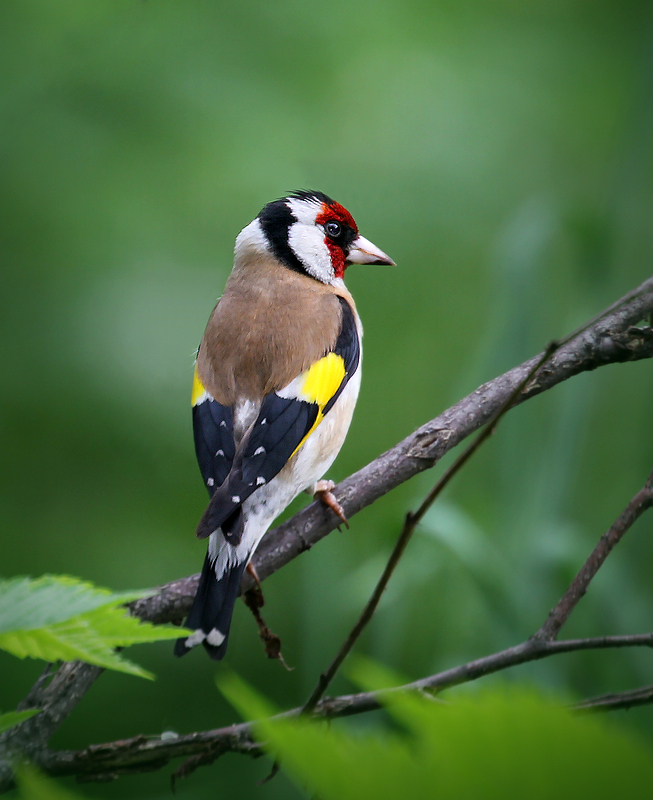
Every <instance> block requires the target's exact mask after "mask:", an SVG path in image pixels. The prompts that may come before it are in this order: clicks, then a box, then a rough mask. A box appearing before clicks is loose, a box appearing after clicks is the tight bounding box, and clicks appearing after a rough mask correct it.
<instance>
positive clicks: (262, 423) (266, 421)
mask: <svg viewBox="0 0 653 800" xmlns="http://www.w3.org/2000/svg"><path fill="white" fill-rule="evenodd" d="M267 424H268V418H267V417H263V419H262V420H261V421H260V422H259V425H267Z"/></svg>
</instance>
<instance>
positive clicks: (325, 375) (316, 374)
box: [290, 353, 345, 458]
mask: <svg viewBox="0 0 653 800" xmlns="http://www.w3.org/2000/svg"><path fill="white" fill-rule="evenodd" d="M300 377H303V379H304V381H303V383H302V385H301V389H300V392H299V399H300V400H304V401H305V402H307V403H317V405H318V408H319V411H318V412H317V417H316V418H315V422H314V423H313V425H312V426H311V428H310V430H309V431H308V433H307V434H306V436H304V438H303V439H302V440H301V442H300V443H299V444H298V445H297V447H296V448H295V449H294V450H293V452H292V455H291V456H290V457H291V458H292V456H294V455H295V453H296V452H297V451H298V450H299V448H300V447H301V446H302V445H303V444H304V442H305V441H306V440H307V439H308V437H309V436H310V435H311V434H312V433H313V431H314V430H315V429H316V428H317V426H318V425H319V424H320V422H322V420H323V419H324V414H323V413H322V411H323V410H324V406H325V405H326V404H327V403H328V402H329V400H331V398H332V397H333V395H334V394H335V393H336V392H337V391H338V389H339V388H340V384H341V383H342V381H343V379H344V377H345V361H344V359H343V357H342V356H339V355H338V354H337V353H327V355H325V356H324V358H321V359H320V360H319V361H316V362H315V364H313V366H312V367H309V369H307V370H306V372H304V373H302V376H300Z"/></svg>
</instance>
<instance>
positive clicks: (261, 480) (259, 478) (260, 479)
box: [256, 475, 265, 486]
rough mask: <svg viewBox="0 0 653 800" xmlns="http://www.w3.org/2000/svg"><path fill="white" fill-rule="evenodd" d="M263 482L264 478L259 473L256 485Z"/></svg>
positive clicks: (260, 484) (261, 484)
mask: <svg viewBox="0 0 653 800" xmlns="http://www.w3.org/2000/svg"><path fill="white" fill-rule="evenodd" d="M264 483H265V478H263V477H261V475H259V476H258V478H257V479H256V485H257V486H263V484H264Z"/></svg>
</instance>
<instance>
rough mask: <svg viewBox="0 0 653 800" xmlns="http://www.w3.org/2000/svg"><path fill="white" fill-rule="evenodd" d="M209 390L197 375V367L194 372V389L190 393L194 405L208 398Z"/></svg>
mask: <svg viewBox="0 0 653 800" xmlns="http://www.w3.org/2000/svg"><path fill="white" fill-rule="evenodd" d="M207 396H208V394H207V391H206V389H205V388H204V386H202V382H201V381H200V379H199V378H198V377H197V367H195V370H194V372H193V390H192V392H191V395H190V403H191V405H192V406H196V405H197V404H198V403H202V402H203V401H204V400H206V399H207Z"/></svg>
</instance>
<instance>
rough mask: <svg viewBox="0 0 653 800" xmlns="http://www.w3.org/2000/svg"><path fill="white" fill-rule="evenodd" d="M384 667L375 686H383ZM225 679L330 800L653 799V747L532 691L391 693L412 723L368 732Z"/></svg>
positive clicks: (272, 740) (303, 777) (297, 770)
mask: <svg viewBox="0 0 653 800" xmlns="http://www.w3.org/2000/svg"><path fill="white" fill-rule="evenodd" d="M360 669H361V668H360V667H359V671H360ZM380 674H381V671H379V670H377V671H376V673H375V674H374V675H372V676H371V677H370V678H369V679H366V680H365V682H366V683H367V684H370V683H373V684H376V683H378V678H379V676H380ZM219 686H220V688H221V690H222V691H223V693H224V694H225V696H226V697H227V699H228V700H229V701H230V702H231V703H232V704H233V705H234V706H235V707H236V708H238V709H239V710H240V711H241V713H242V714H243V716H244V717H245V718H246V719H252V718H257V717H258V718H259V721H258V722H256V723H254V728H255V731H256V736H257V738H258V739H259V740H263V741H266V742H267V743H268V747H269V748H270V750H271V752H272V753H273V754H274V755H275V756H278V757H280V759H281V764H282V767H283V768H284V769H287V770H288V772H289V773H290V775H291V777H293V778H294V780H295V781H296V782H297V784H298V785H300V786H301V785H308V787H309V788H310V790H311V791H312V792H316V793H317V794H318V795H319V796H320V797H322V798H324V800H361V799H362V798H367V797H373V798H375V800H385V799H386V798H387V799H388V800H391V798H392V800H394V798H396V797H429V798H433V799H434V800H467V799H468V798H469V800H471V798H474V800H493V799H494V798H496V799H497V800H499V798H502V800H503V798H506V797H524V796H528V798H529V800H550V798H552V797H574V798H575V800H597V798H603V797H628V798H629V800H631V799H632V800H639V798H642V800H644V798H646V799H648V797H650V786H651V785H652V784H653V759H652V755H653V753H652V751H651V747H650V744H649V743H646V742H644V741H643V740H642V739H640V738H638V737H637V736H635V735H634V734H633V733H631V732H629V731H624V730H622V729H621V728H620V727H619V725H617V724H615V723H613V722H611V721H610V720H608V719H605V718H598V717H596V716H592V717H589V716H583V717H579V716H573V715H572V714H570V713H569V712H568V711H566V710H565V709H564V708H562V707H561V706H560V705H558V704H556V703H554V702H552V701H550V700H547V699H545V698H542V697H541V696H540V695H538V694H537V693H536V692H534V691H532V690H530V689H524V688H523V687H522V688H514V687H513V688H512V689H511V690H510V691H508V690H505V689H498V690H497V689H493V690H491V691H485V692H479V693H474V694H468V695H467V696H461V695H460V694H456V696H455V698H454V699H453V700H451V701H450V702H449V703H447V704H443V703H436V702H433V701H432V700H431V699H428V698H425V697H422V696H419V695H417V694H415V693H411V694H406V693H400V692H397V693H391V694H390V695H389V697H390V701H389V702H388V710H389V712H390V714H391V715H392V716H394V717H395V718H396V719H397V720H398V721H400V722H401V725H402V727H405V728H406V731H405V732H404V733H398V732H397V730H396V728H395V729H392V730H388V729H376V730H374V731H373V732H369V731H366V732H365V733H364V734H363V735H362V734H361V733H360V731H358V732H356V733H352V732H350V731H349V730H348V729H347V727H346V725H345V724H343V722H339V723H337V724H334V725H331V726H327V725H324V724H321V723H315V722H313V723H310V722H308V721H305V720H291V719H276V720H270V719H262V718H261V714H264V713H269V711H270V709H269V706H268V705H267V704H266V703H265V702H264V701H262V700H261V699H260V698H259V697H258V696H257V695H256V693H255V692H253V690H252V689H251V688H249V687H248V686H247V685H246V684H244V683H243V682H242V681H241V680H239V679H234V678H233V677H228V678H227V679H221V680H220V681H219Z"/></svg>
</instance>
